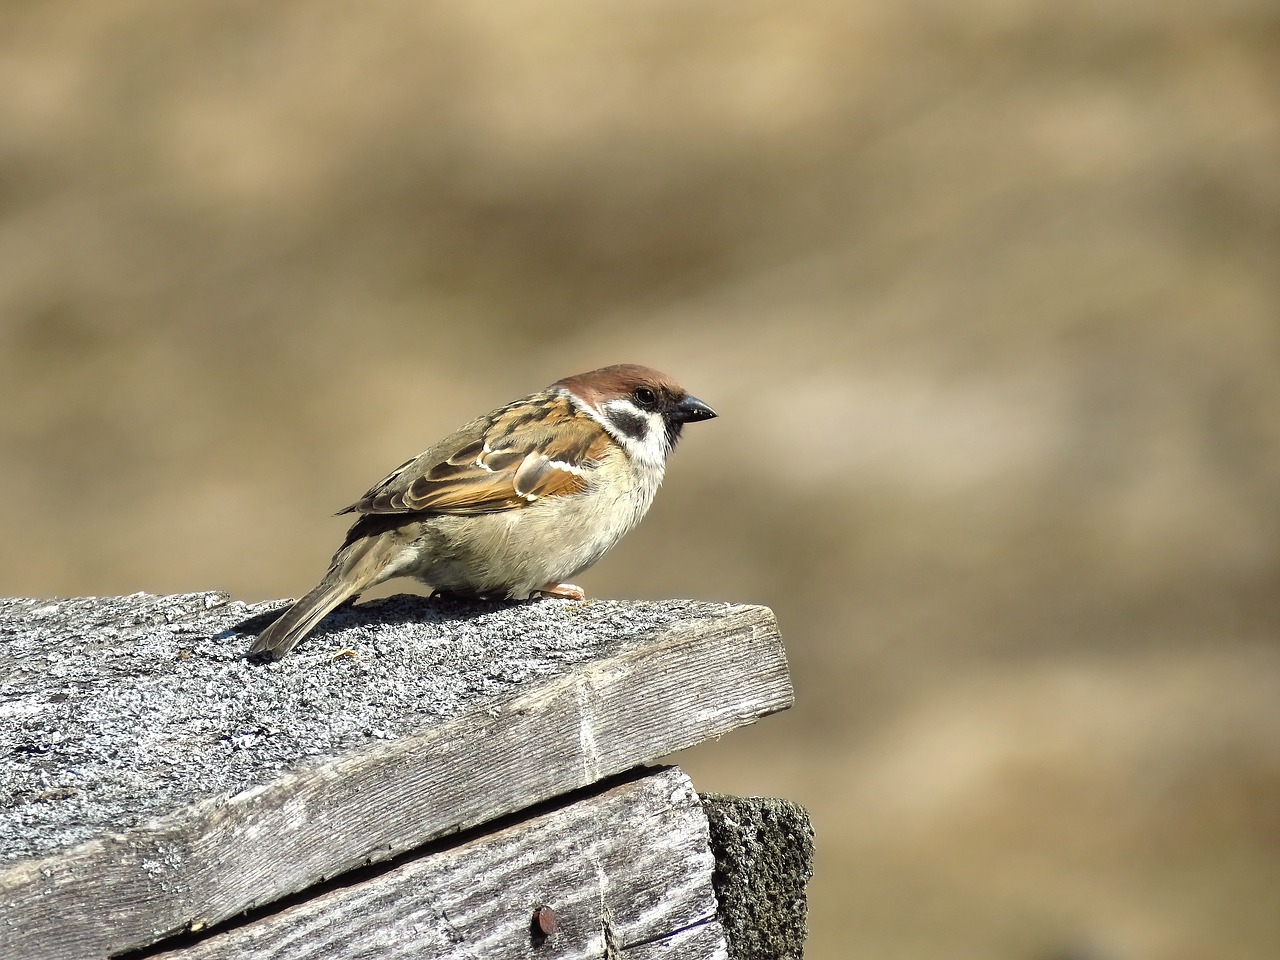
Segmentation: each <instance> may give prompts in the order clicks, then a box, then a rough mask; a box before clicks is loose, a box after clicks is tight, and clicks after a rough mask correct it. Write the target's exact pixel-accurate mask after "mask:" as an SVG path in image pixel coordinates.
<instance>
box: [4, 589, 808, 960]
mask: <svg viewBox="0 0 1280 960" xmlns="http://www.w3.org/2000/svg"><path fill="white" fill-rule="evenodd" d="M275 609H278V605H266V604H263V605H257V606H250V605H246V604H243V603H239V602H233V601H230V600H228V598H227V597H226V596H225V595H222V594H213V593H208V594H190V595H183V596H176V597H154V596H147V595H144V594H138V595H135V596H132V597H110V598H82V599H75V600H61V601H42V600H0V743H2V744H3V745H4V748H5V750H6V753H7V755H8V758H9V759H8V762H7V763H6V764H5V765H4V767H3V768H2V769H0V807H3V810H4V813H5V816H4V819H3V823H0V957H3V958H8V957H15V958H16V957H48V958H54V960H56V958H62V957H66V958H71V957H77V958H79V957H108V956H118V955H120V954H122V953H127V952H129V951H136V953H134V954H133V955H134V956H139V957H141V956H153V955H161V954H162V953H163V954H164V955H172V956H174V957H182V958H187V957H232V956H245V955H247V953H250V952H252V953H261V954H262V955H270V956H279V957H326V958H328V957H356V956H369V957H374V956H377V957H384V956H406V957H407V956H414V957H449V956H459V957H462V956H467V957H471V956H484V957H498V958H505V957H525V956H551V955H554V956H555V957H557V958H559V957H567V956H583V957H586V956H593V957H599V956H609V955H615V954H616V955H621V954H620V953H618V951H621V950H623V949H624V948H626V952H625V956H627V957H628V958H633V957H645V956H654V957H657V956H675V955H679V956H689V957H703V956H706V957H711V956H728V955H730V954H728V953H726V950H727V949H728V950H732V949H733V940H734V937H733V935H732V934H730V944H729V946H728V947H726V945H725V939H724V930H723V928H722V926H721V923H720V920H719V919H718V918H719V916H720V912H718V911H719V908H718V905H717V901H716V898H715V894H714V892H713V888H712V883H711V880H712V872H713V858H712V853H711V846H710V843H709V834H708V825H707V815H706V812H705V810H704V807H703V804H702V803H701V801H700V800H699V799H698V797H697V795H696V793H695V792H694V790H693V788H692V785H691V784H690V783H689V782H688V780H687V778H686V777H685V776H684V775H683V774H682V773H680V771H678V770H675V769H674V768H666V769H661V770H656V771H655V770H642V769H639V768H641V767H642V765H644V764H646V763H651V762H653V761H655V760H656V759H658V758H660V757H662V756H665V755H667V754H670V753H672V752H673V751H676V750H680V749H682V748H684V747H687V746H690V745H692V744H694V743H697V742H699V741H701V740H704V739H707V738H709V737H716V736H719V735H721V734H723V733H725V732H727V731H729V730H731V729H733V728H735V727H738V726H741V725H743V724H746V723H751V722H753V721H755V720H756V719H758V718H759V717H761V716H764V715H765V714H768V713H771V712H773V711H776V710H780V709H785V708H786V707H787V706H789V705H790V704H791V700H792V692H791V686H790V681H789V678H788V674H787V669H786V660H785V655H784V653H783V649H782V645H781V641H780V638H779V636H778V633H777V629H776V625H775V623H774V620H773V617H772V614H771V613H770V612H769V611H768V610H767V609H765V608H762V607H750V606H742V605H734V604H722V603H700V602H689V601H667V602H661V603H642V602H625V603H624V602H614V601H590V602H587V603H565V602H562V601H541V602H536V603H527V604H482V603H446V602H442V601H434V600H425V599H422V598H416V597H406V596H401V597H393V598H390V599H388V600H382V601H374V602H372V603H368V604H364V605H361V606H358V607H353V608H348V609H345V610H342V611H340V612H338V613H336V614H334V615H333V616H332V617H331V618H330V619H329V620H328V621H326V623H325V624H324V625H323V626H322V627H321V629H320V630H318V631H317V632H316V634H315V635H313V636H312V638H310V639H309V640H308V641H307V642H306V643H305V644H304V645H303V646H302V647H300V648H299V649H298V650H297V651H296V652H295V654H294V655H293V656H291V657H289V658H287V659H286V660H284V661H282V662H280V663H272V664H259V663H252V662H250V661H247V660H246V659H245V658H244V656H243V651H244V649H245V648H246V646H247V644H248V637H249V636H250V635H251V634H252V633H253V632H255V631H256V630H257V629H260V628H261V627H262V626H263V625H264V624H265V623H266V622H269V621H270V619H271V616H272V615H273V611H274V610H275ZM805 829H807V824H806V825H805ZM793 832H794V831H793ZM803 832H804V830H803V829H801V830H800V831H799V833H801V834H802V833H803ZM797 835H799V834H797ZM801 846H803V844H801ZM333 878H339V879H337V880H335V879H333ZM806 878H807V876H806ZM799 890H800V902H801V904H802V903H803V880H801V881H800V884H799ZM538 907H545V908H547V911H548V912H544V913H542V914H540V915H539V916H538V917H537V918H535V915H534V911H535V909H537V908H538ZM735 922H737V921H735ZM548 925H549V926H550V927H552V928H553V929H552V931H551V932H549V933H548V932H547V931H546V929H545V928H546V927H547V926H548ZM793 939H794V938H793ZM547 944H554V945H555V950H554V952H553V953H547V952H546V951H545V950H542V948H543V947H544V946H546V945H547ZM610 951H613V953H612V954H611V953H610ZM673 951H674V952H673ZM756 955H758V954H756ZM778 955H779V956H781V955H782V954H781V953H779V954H778ZM795 955H797V956H798V953H797V954H795Z"/></svg>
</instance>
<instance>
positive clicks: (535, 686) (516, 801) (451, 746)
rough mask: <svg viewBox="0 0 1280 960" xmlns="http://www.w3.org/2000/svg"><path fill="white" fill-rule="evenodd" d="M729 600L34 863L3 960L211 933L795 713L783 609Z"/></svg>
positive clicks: (9, 894)
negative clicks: (461, 833)
mask: <svg viewBox="0 0 1280 960" xmlns="http://www.w3.org/2000/svg"><path fill="white" fill-rule="evenodd" d="M703 606H704V607H706V606H710V605H703ZM715 607H716V610H717V613H716V614H715V615H714V616H702V617H700V618H697V619H692V620H690V621H688V622H682V621H679V620H675V621H673V622H672V623H671V624H670V625H669V626H667V627H664V628H663V629H661V630H659V631H656V632H652V633H641V634H638V635H635V636H631V637H627V638H624V639H623V640H618V641H616V642H613V643H611V644H608V645H605V648H606V649H608V650H609V653H608V655H605V656H602V657H601V658H599V659H596V660H588V661H587V662H583V663H578V664H576V665H574V666H573V667H572V668H570V669H568V670H567V672H561V673H557V674H555V675H553V676H550V677H547V676H543V675H540V674H539V673H538V672H537V671H530V679H529V680H528V681H527V682H524V683H522V684H521V685H520V687H519V691H520V692H518V693H517V694H515V695H507V696H504V697H500V698H496V699H485V698H483V697H480V698H479V699H477V700H476V702H475V704H474V705H473V706H472V707H471V708H470V709H468V710H466V711H465V712H463V713H461V714H459V715H457V716H454V717H451V718H449V719H446V720H443V721H432V720H430V718H426V719H424V720H423V721H422V724H421V726H419V727H417V728H416V729H414V730H413V731H412V732H411V733H408V734H406V735H403V736H401V737H400V739H398V740H395V741H392V742H388V743H381V742H377V743H375V744H374V745H371V746H366V747H364V748H362V749H357V750H349V751H346V752H344V753H343V754H341V755H339V756H337V757H335V758H331V759H327V760H324V761H323V762H317V763H315V764H312V765H309V766H308V765H303V766H300V767H298V768H296V769H294V770H292V771H290V772H285V773H280V774H275V775H272V776H271V777H269V778H267V779H265V780H264V782H263V783H262V784H261V785H258V786H255V787H253V788H251V789H247V790H242V791H240V792H239V793H236V794H234V795H230V796H227V795H215V796H203V797H201V796H200V794H199V790H198V786H199V785H195V789H194V794H193V799H192V800H191V802H190V803H187V804H185V805H183V806H182V807H181V808H180V809H175V810H173V811H172V812H171V813H169V814H168V815H166V816H163V817H161V818H158V819H155V820H152V821H151V822H148V823H145V824H142V825H140V826H136V827H132V828H130V829H128V830H126V831H124V832H122V833H118V834H112V835H107V836H102V837H99V838H98V839H96V840H93V841H90V842H89V843H86V844H82V845H80V846H78V847H77V848H75V849H73V850H68V851H65V852H62V853H59V854H57V855H54V856H47V857H44V858H42V859H34V860H26V861H19V862H18V863H16V864H14V865H12V866H10V867H8V868H6V869H4V870H3V871H2V872H0V956H3V957H10V956H12V957H31V956H39V957H46V958H51V960H57V958H62V957H67V958H70V957H104V956H107V955H109V954H113V953H118V952H122V951H125V950H129V949H132V948H138V947H143V946H146V945H148V944H152V943H155V942H157V941H159V940H161V939H163V938H164V937H167V936H170V935H172V934H174V933H176V932H180V931H181V930H183V929H186V928H189V927H192V926H195V927H208V926H213V925H215V924H217V923H219V922H221V921H223V920H225V919H227V918H229V917H232V916H234V915H236V914H238V913H241V912H242V911H244V910H246V909H249V908H252V907H254V906H256V905H258V904H262V903H266V902H269V901H272V900H275V899H278V898H280V897H282V896H285V895H287V894H291V893H294V892H296V891H299V890H303V889H305V888H307V887H309V886H311V885H313V884H315V883H317V882H318V881H320V880H322V879H325V878H327V877H332V876H335V875H337V874H340V873H342V872H344V871H347V870H350V869H352V868H354V867H358V866H361V865H363V864H366V863H372V862H377V861H381V860H384V859H387V858H388V857H391V856H395V855H398V854H400V853H403V852H404V851H407V850H411V849H414V848H416V847H418V846H420V845H422V844H423V843H425V842H427V841H429V840H432V839H433V838H437V837H440V836H443V835H446V834H449V833H451V832H454V831H457V830H459V829H464V828H467V827H470V826H473V825H475V824H479V823H482V822H485V821H488V820H492V819H494V818H497V817H501V816H505V815H508V814H511V813H513V812H516V811H519V810H522V809H525V808H526V807H529V806H530V805H532V804H535V803H538V802H541V801H543V800H546V799H548V798H552V797H556V796H559V795H562V794H564V793H567V792H569V791H572V790H575V789H578V788H581V787H584V786H586V785H589V784H592V783H595V782H597V781H599V780H601V779H602V778H605V777H608V776H611V775H614V774H617V773H620V772H622V771H625V770H628V769H631V768H633V767H635V766H637V765H639V764H643V763H646V762H650V761H653V760H655V759H657V758H659V757H662V756H664V755H667V754H669V753H672V752H674V751H676V750H680V749H683V748H684V747H687V746H690V745H692V744H694V743H697V742H699V741H701V740H705V739H707V738H710V737H715V736H719V735H720V734H722V733H724V732H726V731H728V730H731V729H733V728H735V727H738V726H741V725H743V724H745V723H750V722H753V721H754V720H755V719H757V718H758V717H760V716H762V715H764V714H767V713H770V712H773V711H775V710H780V709H783V708H785V707H787V706H789V705H790V703H791V698H792V693H791V686H790V680H789V677H788V675H787V668H786V660H785V655H784V653H783V650H782V646H781V642H780V638H779V637H778V633H777V629H776V625H775V623H774V620H773V617H772V614H771V613H770V612H769V611H768V610H767V609H764V608H761V607H748V606H734V605H723V606H721V605H715ZM585 615H587V614H584V616H585ZM517 616H518V613H517ZM119 682H122V683H127V682H128V680H127V678H122V679H121V680H120V681H119ZM339 707H340V705H338V704H335V705H334V709H335V710H336V709H338V708H339ZM299 760H300V761H301V760H302V758H299ZM655 955H657V954H655Z"/></svg>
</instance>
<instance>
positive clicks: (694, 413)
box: [670, 394, 716, 423]
mask: <svg viewBox="0 0 1280 960" xmlns="http://www.w3.org/2000/svg"><path fill="white" fill-rule="evenodd" d="M715 415H716V412H715V411H714V410H712V409H711V408H710V407H708V406H707V405H706V404H705V403H703V402H702V401H701V400H699V399H698V398H697V397H691V396H689V395H688V394H685V396H684V398H683V399H682V400H681V401H680V402H679V403H677V404H676V405H675V406H674V407H672V408H671V414H670V417H671V419H672V420H674V421H676V422H677V423H693V422H694V421H695V420H710V419H711V418H712V417H714V416H715Z"/></svg>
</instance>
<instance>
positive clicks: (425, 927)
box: [157, 768, 726, 960]
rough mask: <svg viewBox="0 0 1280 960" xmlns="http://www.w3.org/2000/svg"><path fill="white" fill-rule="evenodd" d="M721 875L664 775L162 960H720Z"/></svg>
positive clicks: (680, 779)
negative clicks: (548, 920)
mask: <svg viewBox="0 0 1280 960" xmlns="http://www.w3.org/2000/svg"><path fill="white" fill-rule="evenodd" d="M711 873H712V859H711V852H710V849H709V847H708V837H707V819H706V816H705V814H704V813H703V810H702V805H701V803H700V802H699V800H698V796H697V794H696V793H695V792H694V789H693V785H692V784H691V783H690V782H689V780H688V778H687V777H685V775H684V774H683V773H681V772H680V771H679V770H676V769H672V768H668V769H665V770H661V771H658V772H656V773H652V774H649V775H647V776H643V777H641V778H640V779H636V780H632V781H630V782H628V783H624V784H622V785H620V786H617V787H614V788H613V789H611V790H608V791H606V792H604V793H601V794H597V795H594V796H590V797H587V798H585V799H581V800H578V801H577V802H574V803H571V804H569V805H567V806H564V807H561V808H559V809H556V810H552V811H550V812H548V813H544V814H542V815H539V816H535V817H532V818H530V819H528V820H525V821H523V822H520V823H517V824H515V825H513V826H509V827H506V828H505V829H502V830H499V831H497V832H495V833H492V834H484V835H481V836H479V837H476V838H474V839H472V840H469V841H468V842H466V843H462V844H460V845H458V846H455V847H453V848H451V849H446V850H440V851H435V852H432V853H430V854H428V855H426V856H422V857H419V858H417V859H412V860H410V861H408V862H406V863H401V864H397V865H395V866H394V868H392V869H390V870H388V871H385V872H382V873H380V874H379V875H377V876H375V877H372V878H370V879H367V880H363V881H361V882H359V883H356V884H353V885H351V886H344V887H340V888H338V889H336V890H332V891H329V892H326V893H324V894H322V895H321V896H319V897H317V898H315V899H313V900H308V901H307V902H305V903H302V904H298V905H294V906H290V907H288V908H286V909H284V910H282V911H281V912H279V913H276V914H274V915H271V916H268V917H265V918H262V919H258V920H256V921H255V922H253V923H251V924H249V925H247V926H244V927H241V928H239V929H235V930H231V931H228V932H226V933H221V934H216V935H214V936H211V937H210V938H209V939H207V940H204V941H202V942H200V943H198V944H196V945H193V946H186V947H182V948H179V949H175V950H172V951H166V952H164V953H161V954H158V955H157V956H158V957H163V958H168V960H238V958H241V957H250V956H254V957H272V958H274V960H337V958H343V960H360V958H389V960H395V958H401V957H403V958H422V960H446V958H458V960H461V958H469V960H474V958H477V957H484V958H486V960H518V958H519V960H524V958H542V957H547V956H554V957H556V958H557V960H572V958H583V960H585V958H588V957H590V958H600V957H605V956H609V955H610V954H609V953H608V952H607V947H606V944H607V943H611V944H613V946H614V947H615V949H616V953H614V954H613V955H614V956H625V957H627V958H628V960H630V958H633V957H650V958H658V957H677V956H679V957H684V958H689V960H699V958H712V957H715V958H721V960H722V958H724V957H725V956H726V949H725V943H724V937H723V935H722V933H721V931H720V924H719V921H718V920H717V918H716V900H715V895H714V893H713V892H712V886H711ZM544 904H545V905H547V906H550V907H551V908H552V909H553V910H554V912H555V915H556V919H557V923H558V928H557V929H556V931H555V933H554V934H552V935H551V936H550V937H547V938H540V937H538V936H537V935H536V934H535V933H534V932H533V930H532V924H531V919H532V917H533V913H534V911H535V909H537V908H538V907H539V906H540V905H544Z"/></svg>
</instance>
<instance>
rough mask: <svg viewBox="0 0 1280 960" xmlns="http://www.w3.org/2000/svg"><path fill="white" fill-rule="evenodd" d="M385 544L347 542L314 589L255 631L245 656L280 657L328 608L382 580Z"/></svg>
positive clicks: (367, 540) (370, 540)
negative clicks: (260, 630) (262, 627)
mask: <svg viewBox="0 0 1280 960" xmlns="http://www.w3.org/2000/svg"><path fill="white" fill-rule="evenodd" d="M387 546H388V544H387V543H386V542H385V540H384V539H383V538H379V537H364V538H360V539H357V540H355V541H354V542H348V543H347V544H346V545H345V546H343V548H342V549H341V550H339V551H338V553H337V554H336V555H335V556H334V558H333V562H332V563H331V564H330V565H329V572H328V573H326V574H325V575H324V579H323V580H321V581H320V583H319V584H317V585H316V588H315V589H314V590H312V591H311V592H310V593H308V594H307V595H306V596H305V597H303V598H302V599H300V600H297V601H295V602H294V604H293V606H291V607H290V608H289V609H288V610H286V611H285V612H284V614H283V615H282V616H281V617H280V619H278V620H276V621H275V623H273V624H271V626H269V627H267V628H266V629H265V630H263V631H262V633H260V634H258V637H257V639H255V640H254V641H253V643H252V645H251V646H250V647H249V655H250V656H264V657H266V658H268V659H270V660H280V659H283V658H284V657H285V656H287V655H288V653H289V651H290V650H292V649H293V648H294V647H295V646H297V645H298V642H299V641H300V640H302V639H303V638H304V637H305V636H306V635H307V634H308V633H310V632H311V631H312V630H313V629H315V626H316V624H318V623H319V622H320V621H321V620H323V619H324V618H325V616H326V615H327V614H328V613H329V612H330V611H331V610H333V609H334V608H335V607H337V606H338V605H339V604H341V603H342V602H343V601H345V600H348V599H349V598H351V597H354V596H357V595H359V594H360V593H361V592H363V591H364V590H367V589H368V588H369V587H371V586H373V585H374V584H377V583H381V582H382V581H383V580H385V579H386V573H387V569H388V563H387V561H388V560H389V559H390V558H389V557H387V556H385V554H386V553H387V550H386V547H387Z"/></svg>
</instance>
